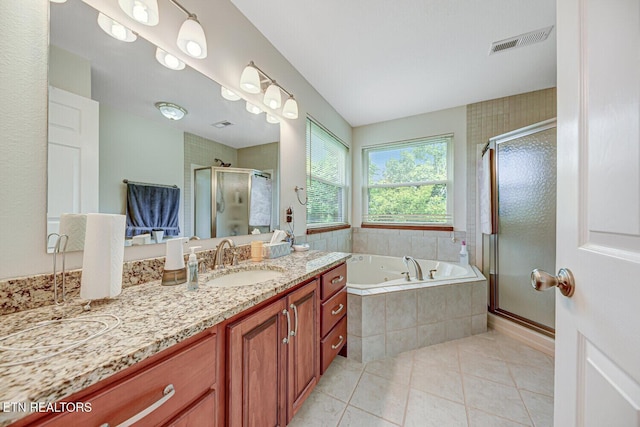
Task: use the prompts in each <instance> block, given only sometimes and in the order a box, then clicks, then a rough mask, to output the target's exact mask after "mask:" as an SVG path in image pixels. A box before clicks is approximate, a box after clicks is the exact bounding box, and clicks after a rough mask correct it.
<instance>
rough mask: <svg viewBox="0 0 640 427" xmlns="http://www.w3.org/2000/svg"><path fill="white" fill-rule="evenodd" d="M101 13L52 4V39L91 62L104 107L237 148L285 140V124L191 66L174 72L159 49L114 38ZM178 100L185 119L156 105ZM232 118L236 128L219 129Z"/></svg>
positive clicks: (76, 4)
mask: <svg viewBox="0 0 640 427" xmlns="http://www.w3.org/2000/svg"><path fill="white" fill-rule="evenodd" d="M97 16H98V12H97V11H96V10H95V9H93V8H92V7H90V6H88V5H86V4H85V3H83V2H82V1H80V0H70V1H67V2H66V3H62V4H57V3H51V8H50V42H51V44H52V45H56V46H58V47H61V48H63V49H65V50H67V51H69V52H71V53H73V54H75V55H78V56H80V57H82V58H84V59H87V60H88V61H90V63H91V97H92V98H93V99H94V100H96V101H98V102H99V103H100V104H101V105H105V104H106V105H110V106H111V107H114V108H117V109H119V110H121V111H125V112H127V113H129V114H133V115H135V116H138V117H143V118H146V119H148V120H152V121H155V122H158V123H160V124H163V125H164V126H171V127H174V128H176V129H179V130H182V131H186V132H191V133H193V134H196V135H199V136H201V137H204V138H208V139H210V140H213V141H217V142H219V143H222V144H225V145H228V146H230V147H233V148H243V147H248V146H254V145H260V144H266V143H270V142H274V141H278V140H279V139H280V126H278V125H273V124H269V123H267V122H266V120H265V117H264V114H259V115H254V114H250V113H248V112H247V111H246V109H245V103H244V102H242V101H238V102H230V101H227V100H225V99H223V98H222V97H221V95H220V85H218V83H216V82H214V81H213V80H211V79H209V78H208V77H205V76H204V75H202V74H200V73H199V72H197V71H195V70H194V69H192V68H190V67H188V66H187V67H186V68H185V69H184V70H181V71H173V70H169V69H167V68H165V67H163V66H162V65H160V64H159V63H158V61H156V59H155V52H156V48H155V46H154V45H152V44H151V43H149V42H147V41H146V40H144V39H142V38H141V37H138V39H137V40H136V41H135V42H133V43H123V42H121V41H118V40H115V39H114V38H112V37H110V36H108V35H107V34H106V33H105V32H104V31H102V30H101V29H100V27H99V26H98V24H97V23H96V20H97ZM158 101H168V102H173V103H176V104H178V105H181V106H183V107H184V108H186V110H187V111H188V114H187V115H186V116H185V117H184V118H183V119H182V120H180V121H170V120H167V119H165V118H164V117H162V116H161V115H160V112H159V111H158V110H157V109H156V108H155V106H154V104H155V103H156V102H158ZM225 120H228V121H230V122H231V123H233V126H228V127H225V128H222V129H218V128H216V127H214V126H212V125H213V124H214V123H218V122H220V121H225Z"/></svg>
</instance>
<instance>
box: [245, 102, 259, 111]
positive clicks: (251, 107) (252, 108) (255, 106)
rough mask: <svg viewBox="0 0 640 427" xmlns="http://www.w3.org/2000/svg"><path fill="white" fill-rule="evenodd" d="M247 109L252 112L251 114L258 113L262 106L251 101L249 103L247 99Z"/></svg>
mask: <svg viewBox="0 0 640 427" xmlns="http://www.w3.org/2000/svg"><path fill="white" fill-rule="evenodd" d="M246 108H247V111H248V112H250V113H252V114H260V113H262V108H260V107H258V106H257V105H254V104H252V103H250V102H249V101H247V106H246Z"/></svg>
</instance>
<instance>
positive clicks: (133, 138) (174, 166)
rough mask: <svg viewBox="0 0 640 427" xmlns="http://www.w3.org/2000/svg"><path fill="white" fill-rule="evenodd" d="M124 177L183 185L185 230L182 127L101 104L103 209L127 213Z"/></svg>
mask: <svg viewBox="0 0 640 427" xmlns="http://www.w3.org/2000/svg"><path fill="white" fill-rule="evenodd" d="M123 179H128V180H131V181H139V182H148V183H152V184H163V185H177V186H178V187H180V199H181V203H180V222H179V224H180V231H181V232H183V231H184V219H183V218H184V216H183V213H184V206H183V205H184V204H183V203H182V199H183V196H184V189H185V187H184V182H183V181H184V136H183V132H182V131H181V130H178V129H175V128H173V127H171V126H167V125H162V124H160V123H158V122H156V121H151V120H148V119H144V118H140V117H136V116H134V115H131V114H129V113H125V112H123V111H120V110H118V109H116V108H113V107H110V106H108V105H100V193H99V194H100V209H99V211H100V212H102V213H114V214H124V213H125V210H126V197H127V186H126V184H123V183H122V180H123Z"/></svg>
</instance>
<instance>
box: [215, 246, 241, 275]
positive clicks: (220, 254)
mask: <svg viewBox="0 0 640 427" xmlns="http://www.w3.org/2000/svg"><path fill="white" fill-rule="evenodd" d="M225 243H226V244H228V245H229V248H231V250H232V252H233V260H232V261H231V265H238V259H237V253H236V244H235V243H233V240H231V239H229V238H226V239H222V241H221V242H220V244H219V245H218V246H217V247H216V252H215V253H214V255H213V267H212V270H215V268H216V265H218V266H220V268H224V251H223V250H222V248H223V247H224V245H225Z"/></svg>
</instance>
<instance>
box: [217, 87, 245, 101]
mask: <svg viewBox="0 0 640 427" xmlns="http://www.w3.org/2000/svg"><path fill="white" fill-rule="evenodd" d="M220 95H222V97H223V98H224V99H226V100H228V101H239V100H240V99H241V98H240V95H238V94H237V93H235V92H234V91H232V90H231V89H227V88H226V87H224V86H220Z"/></svg>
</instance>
